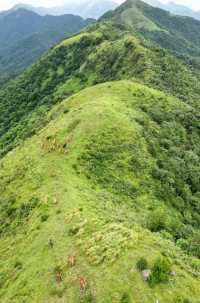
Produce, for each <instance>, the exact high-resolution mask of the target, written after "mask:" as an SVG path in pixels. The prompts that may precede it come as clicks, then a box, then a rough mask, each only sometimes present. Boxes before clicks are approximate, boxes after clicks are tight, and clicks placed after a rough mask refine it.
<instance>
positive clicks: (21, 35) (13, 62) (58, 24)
mask: <svg viewBox="0 0 200 303" xmlns="http://www.w3.org/2000/svg"><path fill="white" fill-rule="evenodd" d="M91 22H94V20H93V19H87V20H84V19H83V18H82V17H80V16H74V15H61V16H50V15H47V16H40V15H38V14H36V13H35V12H32V11H30V10H27V9H24V8H20V9H19V8H18V9H14V10H13V9H12V10H10V11H8V12H4V13H1V14H0V83H2V82H4V81H5V80H7V79H9V78H10V77H13V76H14V75H16V74H18V73H19V72H21V71H22V70H23V69H24V68H25V67H27V66H28V65H30V64H31V63H33V62H34V61H35V60H36V59H37V58H38V57H40V56H41V55H42V54H43V53H44V52H45V51H46V50H47V49H49V48H50V47H52V46H53V45H54V44H55V43H57V42H59V41H60V40H61V39H63V38H66V37H68V36H70V35H71V34H73V33H76V32H78V31H80V30H81V29H82V28H83V27H85V26H87V25H88V24H90V23H91Z"/></svg>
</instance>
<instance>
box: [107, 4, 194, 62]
mask: <svg viewBox="0 0 200 303" xmlns="http://www.w3.org/2000/svg"><path fill="white" fill-rule="evenodd" d="M103 18H105V19H106V18H108V19H109V20H110V19H113V20H114V21H115V22H116V23H120V24H126V25H127V26H129V27H130V28H131V29H132V30H133V31H135V32H136V33H140V35H142V36H143V37H145V38H148V39H150V40H151V41H154V42H156V43H157V44H159V45H160V46H161V47H163V48H165V49H168V50H170V51H173V53H174V54H177V55H187V56H190V57H198V60H199V55H200V49H199V48H200V21H198V20H195V19H192V18H189V17H181V16H176V15H173V14H171V13H170V12H168V11H165V10H162V9H160V8H156V7H152V6H150V5H148V4H146V3H144V2H142V1H140V0H128V1H126V2H125V3H124V4H122V5H121V6H120V7H119V8H117V9H116V10H115V11H114V12H108V13H107V14H105V16H103Z"/></svg>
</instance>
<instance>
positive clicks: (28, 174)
mask: <svg viewBox="0 0 200 303" xmlns="http://www.w3.org/2000/svg"><path fill="white" fill-rule="evenodd" d="M49 115H50V116H49V119H50V120H51V122H50V124H48V125H47V126H46V127H45V128H44V129H43V130H41V131H40V132H39V133H38V134H37V135H36V136H34V137H33V138H31V139H29V140H27V141H26V142H25V143H24V145H23V146H21V147H19V148H17V149H16V150H13V151H12V152H10V153H9V154H8V155H7V156H6V157H4V159H2V160H1V162H0V166H1V172H0V186H1V198H0V199H1V209H0V216H1V242H0V255H1V260H2V264H1V269H2V271H1V276H0V278H1V280H0V281H1V282H0V283H1V290H0V300H1V301H2V302H4V303H8V302H9V303H11V302H12V303H23V302H27V301H28V302H30V303H31V302H33V303H35V302H37V303H40V302H42V303H44V302H52V303H53V302H57V303H58V302H73V303H76V302H77V303H78V302H100V303H106V302H108V303H110V302H116V303H117V302H121V303H122V302H126V303H127V302H136V303H150V302H156V301H157V302H161V303H179V302H190V303H198V302H199V297H200V287H199V274H200V261H199V260H198V259H196V258H194V257H192V256H191V255H198V245H197V241H196V239H197V232H196V231H195V228H196V227H195V226H199V225H198V224H199V223H197V225H196V222H197V220H199V219H198V211H197V209H196V207H198V205H199V198H198V197H199V195H198V192H199V188H198V187H199V178H198V176H197V175H196V172H198V171H199V169H198V165H199V163H200V162H199V158H198V157H199V155H200V153H199V151H198V144H197V143H198V142H197V141H198V138H199V124H198V119H197V117H196V114H195V112H194V111H193V109H192V108H191V107H190V106H189V105H186V104H184V103H183V102H182V101H179V100H178V99H175V98H172V97H168V96H166V95H165V94H163V93H161V92H159V91H155V90H152V89H149V88H147V87H145V86H142V85H139V84H135V83H132V82H130V81H121V82H110V83H105V84H101V85H97V86H94V87H92V88H88V89H86V90H83V91H82V92H80V93H78V94H77V95H74V96H72V97H71V98H70V99H67V100H66V101H64V102H63V103H61V104H60V105H59V106H56V107H54V109H53V110H52V111H51V113H50V114H49ZM194 146H196V147H195V150H193V149H194ZM172 155H173V156H172ZM189 163H193V164H194V167H193V168H191V170H189V169H187V166H188V164H189ZM184 169H185V170H184ZM160 175H161V177H160ZM162 176H163V177H162ZM165 176H167V177H165ZM186 194H187V195H188V198H187V201H185V198H184V195H186ZM180 207H181V209H180ZM195 209H196V211H195ZM158 210H159V211H158ZM184 231H185V233H184ZM187 243H188V247H187ZM183 244H184V245H183ZM186 253H187V254H186ZM189 255H190V256H189ZM70 256H71V257H74V260H73V261H74V262H71V263H70V262H69V257H70ZM141 257H144V258H145V259H146V261H147V262H148V265H146V266H147V267H148V268H153V269H152V270H153V271H152V278H151V280H150V281H149V282H144V281H143V279H142V276H141V273H140V271H139V270H138V269H137V266H138V265H137V266H136V263H137V262H138V260H140V258H141ZM158 258H161V259H159V260H161V261H158ZM71 259H73V258H71ZM72 263H74V264H72ZM155 264H157V266H156V267H155ZM158 264H159V266H158ZM160 264H161V265H160ZM166 264H167V265H166ZM83 282H84V283H83Z"/></svg>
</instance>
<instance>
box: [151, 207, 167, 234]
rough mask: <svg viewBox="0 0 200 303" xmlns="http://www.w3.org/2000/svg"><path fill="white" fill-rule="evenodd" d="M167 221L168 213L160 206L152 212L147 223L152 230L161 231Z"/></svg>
mask: <svg viewBox="0 0 200 303" xmlns="http://www.w3.org/2000/svg"><path fill="white" fill-rule="evenodd" d="M166 223H167V222H166V213H165V212H164V210H163V209H161V208H158V209H156V210H154V211H152V212H151V214H150V216H149V219H148V223H147V225H148V228H149V229H150V230H151V231H152V232H159V231H161V230H163V229H165V227H166Z"/></svg>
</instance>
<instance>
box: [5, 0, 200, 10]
mask: <svg viewBox="0 0 200 303" xmlns="http://www.w3.org/2000/svg"><path fill="white" fill-rule="evenodd" d="M70 1H73V2H74V1H81V0H21V1H19V0H0V10H6V9H9V8H11V7H12V6H14V5H15V4H17V3H28V4H32V5H34V6H46V7H50V6H59V5H62V4H64V3H66V2H70ZM116 1H117V2H123V0H116ZM160 1H162V2H165V3H166V2H170V0H160ZM172 1H173V2H176V3H178V4H183V5H186V6H189V7H191V8H193V9H195V10H198V9H199V10H200V0H172Z"/></svg>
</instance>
